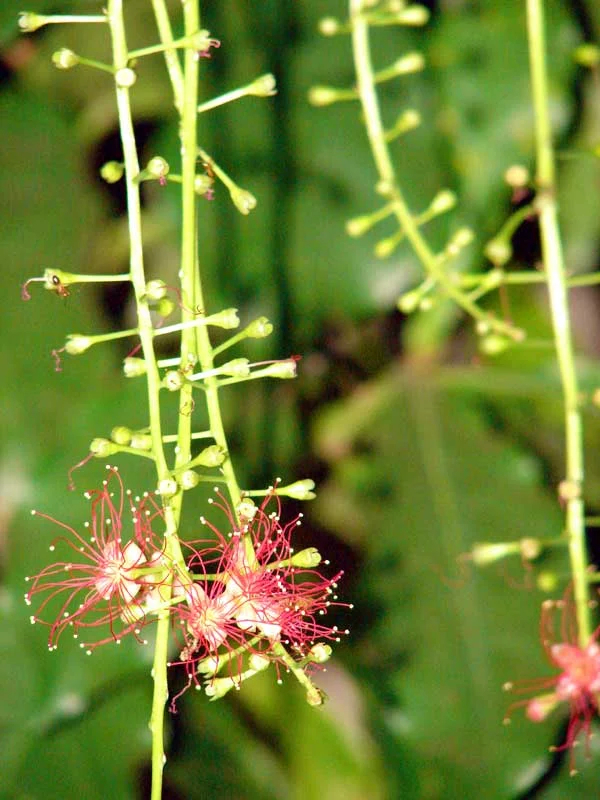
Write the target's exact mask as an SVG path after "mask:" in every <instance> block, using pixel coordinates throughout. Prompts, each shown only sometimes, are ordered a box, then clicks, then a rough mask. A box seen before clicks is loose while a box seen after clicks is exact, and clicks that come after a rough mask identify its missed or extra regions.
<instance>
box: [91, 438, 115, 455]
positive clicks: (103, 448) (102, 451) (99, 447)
mask: <svg viewBox="0 0 600 800" xmlns="http://www.w3.org/2000/svg"><path fill="white" fill-rule="evenodd" d="M118 452H119V446H118V445H117V444H115V443H114V442H111V441H109V439H101V438H98V439H93V440H92V443H91V444H90V453H91V454H92V455H93V456H94V457H95V458H108V456H114V454H115V453H118Z"/></svg>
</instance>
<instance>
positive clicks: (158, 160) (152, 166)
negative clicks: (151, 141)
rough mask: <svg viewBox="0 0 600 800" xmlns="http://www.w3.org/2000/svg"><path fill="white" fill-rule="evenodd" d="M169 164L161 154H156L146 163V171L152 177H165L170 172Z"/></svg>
mask: <svg viewBox="0 0 600 800" xmlns="http://www.w3.org/2000/svg"><path fill="white" fill-rule="evenodd" d="M169 169H170V168H169V164H168V162H167V161H165V159H164V158H162V157H161V156H154V158H151V159H150V161H149V162H148V163H147V164H146V172H147V173H148V175H149V176H150V177H152V178H157V179H161V178H165V177H166V176H167V175H168V174H169Z"/></svg>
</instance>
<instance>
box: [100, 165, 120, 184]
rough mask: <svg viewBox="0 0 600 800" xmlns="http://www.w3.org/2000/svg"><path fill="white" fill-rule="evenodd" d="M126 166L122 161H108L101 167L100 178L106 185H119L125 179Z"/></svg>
mask: <svg viewBox="0 0 600 800" xmlns="http://www.w3.org/2000/svg"><path fill="white" fill-rule="evenodd" d="M124 172H125V165H124V164H122V163H121V162H120V161H107V162H106V164H103V165H102V166H101V167H100V177H101V178H102V180H104V181H106V183H117V182H118V181H120V180H121V178H122V177H123V173H124Z"/></svg>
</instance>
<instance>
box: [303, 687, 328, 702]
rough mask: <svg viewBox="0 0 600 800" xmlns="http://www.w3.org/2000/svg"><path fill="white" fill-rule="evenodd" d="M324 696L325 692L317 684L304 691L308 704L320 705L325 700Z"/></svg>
mask: <svg viewBox="0 0 600 800" xmlns="http://www.w3.org/2000/svg"><path fill="white" fill-rule="evenodd" d="M325 698H326V695H325V692H324V691H322V690H321V689H319V688H318V687H317V686H311V687H310V689H307V691H306V702H307V703H308V705H309V706H322V705H323V703H324V702H325Z"/></svg>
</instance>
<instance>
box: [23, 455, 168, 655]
mask: <svg viewBox="0 0 600 800" xmlns="http://www.w3.org/2000/svg"><path fill="white" fill-rule="evenodd" d="M108 469H109V470H110V476H109V478H108V480H106V481H103V484H102V488H101V489H95V490H93V491H91V492H86V493H85V497H86V498H87V499H89V500H90V501H91V537H90V538H89V539H87V538H84V537H83V536H82V535H81V534H80V533H78V532H77V531H76V530H75V529H74V528H72V527H70V526H69V525H66V524H65V523H63V522H60V521H58V520H56V519H54V518H53V517H50V516H48V515H47V514H42V513H40V512H38V511H33V512H32V513H33V514H35V515H36V516H40V517H43V518H44V519H48V520H50V522H53V523H54V524H56V525H58V526H59V527H61V528H63V529H64V530H65V531H67V532H68V534H70V537H67V536H60V537H58V538H57V539H56V540H55V541H54V542H53V543H52V545H51V547H50V550H51V551H54V550H55V549H56V546H57V545H58V544H59V543H60V544H63V545H64V546H65V547H66V548H68V549H70V550H71V551H73V553H74V554H75V556H74V558H73V560H69V561H60V562H56V563H53V564H50V565H49V566H47V567H45V568H44V569H43V570H42V571H41V572H39V573H38V574H37V575H35V576H33V577H31V578H27V580H28V581H29V582H31V588H30V589H29V591H28V592H27V593H26V595H25V601H26V602H27V604H28V605H31V604H32V602H33V600H34V598H36V596H38V595H39V596H42V597H43V599H42V600H41V603H40V605H39V606H38V608H37V611H36V613H35V614H33V615H32V616H31V622H32V623H36V622H41V623H43V624H44V625H48V626H49V627H50V635H49V641H48V646H49V648H50V649H51V650H54V649H56V647H57V644H58V639H59V638H60V635H61V633H62V632H63V631H64V630H65V629H66V628H69V627H70V628H72V630H73V636H74V637H75V638H77V636H78V632H79V629H80V628H91V627H94V628H95V627H101V626H105V625H108V627H109V630H110V635H109V636H108V637H106V638H103V639H102V640H101V641H99V642H96V643H95V644H93V645H86V644H82V645H81V646H82V647H86V646H89V647H91V648H93V647H95V646H97V645H98V644H103V643H104V642H108V641H112V640H114V641H117V642H118V641H119V640H120V639H121V638H122V637H123V636H124V635H125V634H127V633H134V634H135V635H136V636H137V635H138V633H139V629H140V627H141V626H142V625H143V624H145V622H146V621H147V620H146V618H145V614H144V612H143V607H142V603H143V600H144V597H145V594H146V592H147V591H150V590H151V589H152V588H154V587H155V586H156V583H157V580H160V574H161V572H162V573H163V574H164V572H165V568H164V566H161V564H159V563H158V562H157V557H156V556H157V548H156V547H155V546H154V536H153V534H152V521H153V519H154V518H155V517H156V516H160V514H161V511H160V509H159V508H158V506H157V505H156V504H155V503H154V501H153V500H152V498H150V497H148V496H147V497H144V498H143V499H142V500H141V502H140V503H139V505H137V506H136V505H135V504H134V502H133V499H132V498H131V494H130V493H129V492H127V497H128V501H129V510H130V511H131V513H132V516H133V535H132V538H131V539H129V540H128V541H126V542H123V540H122V528H123V505H124V502H123V484H122V481H121V478H120V476H119V473H118V471H117V469H116V468H115V467H109V468H108ZM111 481H115V482H116V483H117V488H118V490H119V499H118V502H117V504H116V505H115V502H114V500H113V493H112V492H111V490H110V482H111ZM84 526H85V527H86V528H88V529H89V528H90V522H86V523H84ZM157 576H158V577H157ZM55 601H56V602H55ZM50 609H52V611H53V613H55V614H56V617H55V619H54V621H52V622H46V621H45V620H43V619H42V618H41V615H42V614H43V613H44V612H47V611H49V610H50Z"/></svg>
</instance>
